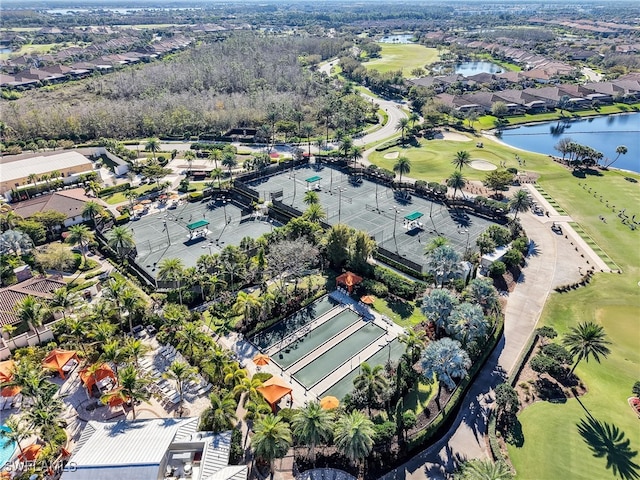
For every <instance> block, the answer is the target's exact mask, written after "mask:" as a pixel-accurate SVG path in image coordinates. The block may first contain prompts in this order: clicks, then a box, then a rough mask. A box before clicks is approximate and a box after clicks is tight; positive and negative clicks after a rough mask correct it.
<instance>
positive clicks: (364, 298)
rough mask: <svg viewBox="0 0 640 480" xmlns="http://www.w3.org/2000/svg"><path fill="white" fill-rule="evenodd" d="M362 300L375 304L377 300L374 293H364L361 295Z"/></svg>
mask: <svg viewBox="0 0 640 480" xmlns="http://www.w3.org/2000/svg"><path fill="white" fill-rule="evenodd" d="M360 301H361V302H362V303H366V304H367V305H373V303H374V302H375V301H376V297H374V296H373V295H364V296H362V297H360Z"/></svg>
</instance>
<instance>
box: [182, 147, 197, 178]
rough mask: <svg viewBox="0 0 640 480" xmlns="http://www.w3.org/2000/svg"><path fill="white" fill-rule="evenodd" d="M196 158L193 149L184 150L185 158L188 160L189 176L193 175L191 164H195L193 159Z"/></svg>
mask: <svg viewBox="0 0 640 480" xmlns="http://www.w3.org/2000/svg"><path fill="white" fill-rule="evenodd" d="M195 158H196V154H195V153H194V151H193V150H187V151H186V152H184V159H185V160H186V161H187V167H188V170H187V177H188V176H190V175H191V165H193V161H194V160H195Z"/></svg>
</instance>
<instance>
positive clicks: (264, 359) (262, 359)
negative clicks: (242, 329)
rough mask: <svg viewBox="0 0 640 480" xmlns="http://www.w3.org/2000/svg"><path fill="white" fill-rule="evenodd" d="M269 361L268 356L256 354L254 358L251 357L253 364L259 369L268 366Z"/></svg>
mask: <svg viewBox="0 0 640 480" xmlns="http://www.w3.org/2000/svg"><path fill="white" fill-rule="evenodd" d="M270 361H271V359H270V358H269V355H265V354H264V353H258V354H257V355H256V356H255V357H253V363H255V364H256V365H258V366H259V367H262V366H264V365H269V362H270Z"/></svg>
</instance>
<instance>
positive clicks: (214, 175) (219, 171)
mask: <svg viewBox="0 0 640 480" xmlns="http://www.w3.org/2000/svg"><path fill="white" fill-rule="evenodd" d="M215 151H217V150H214V152H215ZM221 176H222V169H221V168H218V167H216V168H214V169H213V170H211V172H209V177H211V178H215V179H216V180H218V188H220V177H221Z"/></svg>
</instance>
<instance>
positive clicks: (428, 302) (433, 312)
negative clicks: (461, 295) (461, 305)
mask: <svg viewBox="0 0 640 480" xmlns="http://www.w3.org/2000/svg"><path fill="white" fill-rule="evenodd" d="M456 305H458V297H456V296H455V295H454V294H453V293H451V291H449V290H447V289H446V288H438V289H435V290H433V291H432V292H431V293H430V294H429V295H427V296H426V297H424V299H423V300H422V307H421V311H422V314H423V315H424V316H425V317H427V319H428V320H429V321H430V322H433V323H434V324H435V325H436V328H437V329H439V330H440V331H442V330H444V327H445V325H446V324H447V321H448V319H449V315H451V312H452V311H453V309H454V308H455V306H456Z"/></svg>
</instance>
